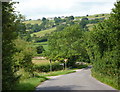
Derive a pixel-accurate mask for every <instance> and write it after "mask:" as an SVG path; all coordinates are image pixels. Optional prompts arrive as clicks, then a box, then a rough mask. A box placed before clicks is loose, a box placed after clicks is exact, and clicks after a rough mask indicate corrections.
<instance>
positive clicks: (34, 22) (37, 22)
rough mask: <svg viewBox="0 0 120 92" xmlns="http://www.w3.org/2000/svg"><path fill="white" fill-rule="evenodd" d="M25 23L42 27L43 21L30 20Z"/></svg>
mask: <svg viewBox="0 0 120 92" xmlns="http://www.w3.org/2000/svg"><path fill="white" fill-rule="evenodd" d="M23 23H25V24H32V25H34V24H38V25H40V24H41V23H42V21H41V20H28V21H24V22H23Z"/></svg>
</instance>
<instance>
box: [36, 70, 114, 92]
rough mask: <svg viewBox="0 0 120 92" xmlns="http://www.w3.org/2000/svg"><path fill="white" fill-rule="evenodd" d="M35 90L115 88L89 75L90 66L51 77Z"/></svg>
mask: <svg viewBox="0 0 120 92" xmlns="http://www.w3.org/2000/svg"><path fill="white" fill-rule="evenodd" d="M36 90H115V89H114V88H112V87H110V86H108V85H106V84H103V83H101V82H100V81H98V80H96V79H95V78H93V77H92V76H91V71H90V68H85V69H81V70H80V71H79V70H77V71H76V72H75V73H71V74H66V75H62V76H58V77H52V78H51V79H50V80H47V81H45V82H43V83H42V84H41V85H39V86H37V87H36Z"/></svg>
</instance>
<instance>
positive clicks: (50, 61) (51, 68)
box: [50, 59, 52, 72]
mask: <svg viewBox="0 0 120 92" xmlns="http://www.w3.org/2000/svg"><path fill="white" fill-rule="evenodd" d="M50 72H52V59H50Z"/></svg>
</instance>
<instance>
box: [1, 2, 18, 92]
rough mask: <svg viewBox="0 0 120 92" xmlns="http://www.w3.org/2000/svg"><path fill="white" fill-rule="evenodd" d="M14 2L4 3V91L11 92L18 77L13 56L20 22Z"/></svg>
mask: <svg viewBox="0 0 120 92" xmlns="http://www.w3.org/2000/svg"><path fill="white" fill-rule="evenodd" d="M13 4H14V3H13V2H2V27H3V28H2V29H3V30H2V66H3V67H2V89H3V90H6V89H7V90H11V89H12V87H13V85H11V84H15V83H16V80H17V77H16V76H15V75H14V72H15V71H14V70H13V66H14V60H13V58H12V57H13V54H14V53H15V47H14V44H13V42H12V41H13V40H14V39H16V37H17V35H16V31H17V26H18V23H17V22H18V21H16V18H17V16H16V15H15V13H14V8H13Z"/></svg>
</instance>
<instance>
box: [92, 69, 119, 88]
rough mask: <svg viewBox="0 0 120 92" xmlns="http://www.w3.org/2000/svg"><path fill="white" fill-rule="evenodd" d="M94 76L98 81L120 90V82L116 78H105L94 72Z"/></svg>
mask: <svg viewBox="0 0 120 92" xmlns="http://www.w3.org/2000/svg"><path fill="white" fill-rule="evenodd" d="M92 76H93V77H94V78H96V79H97V80H99V81H101V82H102V83H105V84H108V85H110V86H111V87H113V88H115V89H118V90H120V87H119V85H118V81H117V80H116V79H115V78H112V77H109V76H104V75H102V74H99V73H95V72H93V71H92Z"/></svg>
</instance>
